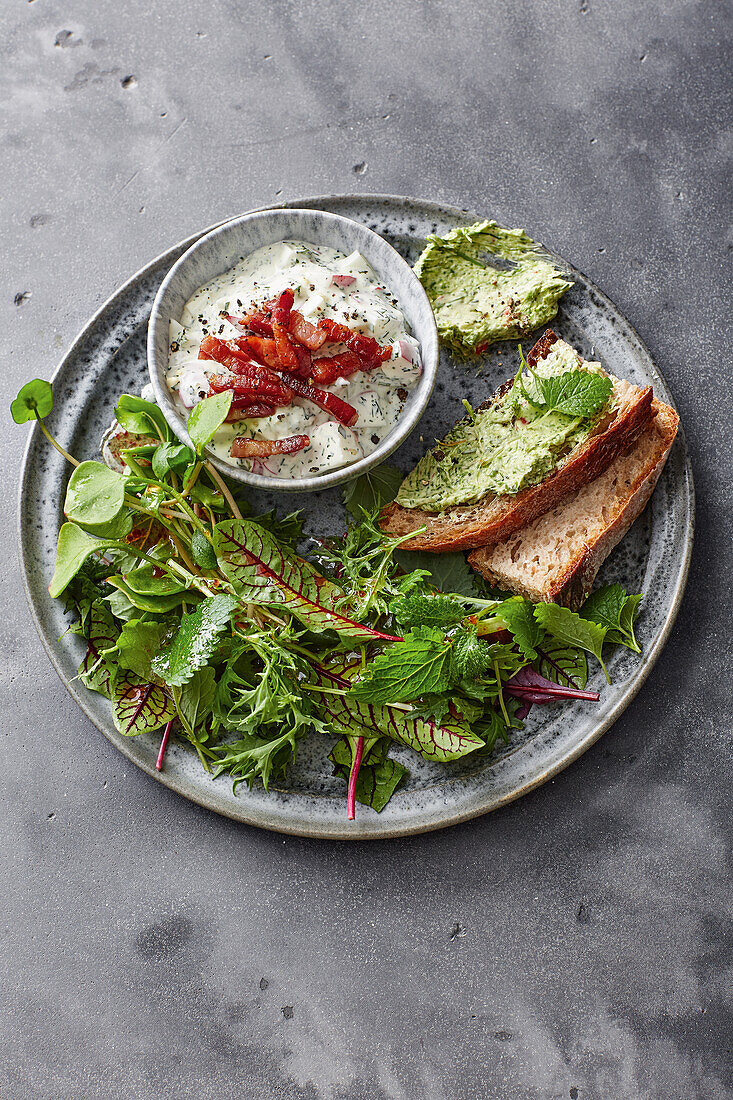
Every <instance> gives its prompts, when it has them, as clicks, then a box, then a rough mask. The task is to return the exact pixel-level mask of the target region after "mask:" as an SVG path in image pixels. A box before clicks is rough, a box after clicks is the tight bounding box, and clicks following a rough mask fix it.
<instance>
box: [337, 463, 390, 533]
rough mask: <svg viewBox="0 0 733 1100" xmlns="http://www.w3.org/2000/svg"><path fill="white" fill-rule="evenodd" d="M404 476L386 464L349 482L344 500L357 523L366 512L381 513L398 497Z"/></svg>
mask: <svg viewBox="0 0 733 1100" xmlns="http://www.w3.org/2000/svg"><path fill="white" fill-rule="evenodd" d="M403 478H404V474H402V473H401V472H400V471H399V470H397V469H395V467H394V466H389V465H388V464H386V463H384V464H383V465H382V466H377V467H376V468H375V469H373V470H369V471H368V472H367V473H365V474H362V475H361V477H357V478H354V480H353V481H350V482H348V484H347V485H345V486H344V489H343V500H344V507H345V508H346V511H347V512H349V513H350V514H351V515H352V516H353V517H354V519H355V520H357V522H358V521H359V520H360V519H361V518H362V517H363V515H364V513H365V512H366V513H367V514H368V515H372V514H373V513H374V512H377V511H379V509H380V508H383V507H384V505H385V504H389V502H390V501H391V500H394V498H395V497H396V496H397V490H398V489H399V487H400V485H401V484H402V481H403Z"/></svg>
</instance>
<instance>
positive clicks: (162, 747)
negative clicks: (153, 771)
mask: <svg viewBox="0 0 733 1100" xmlns="http://www.w3.org/2000/svg"><path fill="white" fill-rule="evenodd" d="M172 725H173V719H172V718H171V720H170V722H169V723H168V725H167V726H166V727H165V729H164V731H163V740H162V741H161V742H160V752H159V753H158V759H157V760H156V761H155V766H156V768H157V769H158V771H160V770H161V768H162V767H163V756H164V755H165V748H166V745H167V744H168V738H169V737H170V733H171V726H172Z"/></svg>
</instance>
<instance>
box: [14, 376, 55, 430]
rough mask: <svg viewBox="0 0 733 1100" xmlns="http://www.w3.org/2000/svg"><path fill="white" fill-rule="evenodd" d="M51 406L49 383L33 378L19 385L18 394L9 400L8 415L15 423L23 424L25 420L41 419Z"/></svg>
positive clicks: (51, 394) (51, 393)
mask: <svg viewBox="0 0 733 1100" xmlns="http://www.w3.org/2000/svg"><path fill="white" fill-rule="evenodd" d="M52 408H53V390H52V389H51V383H50V382H45V381H44V380H43V379H42V378H34V379H33V380H32V381H30V382H26V384H25V385H24V386H22V387H21V389H20V390H19V392H18V396H17V397H15V398H14V399H13V401H12V402H11V404H10V415H11V416H12V418H13V420H14V421H15V423H16V424H25V423H26V421H27V420H41V419H42V418H43V417H44V416H48V414H49V413H50V412H51V410H52Z"/></svg>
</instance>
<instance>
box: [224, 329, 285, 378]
mask: <svg viewBox="0 0 733 1100" xmlns="http://www.w3.org/2000/svg"><path fill="white" fill-rule="evenodd" d="M235 343H236V344H237V346H238V347H240V348H241V349H242V351H245V350H246V351H248V352H249V354H250V355H251V356H252V358H253V359H256V360H257V361H258V362H259V363H264V364H265V365H266V366H268V367H272V368H273V369H274V370H277V369H278V368H279V366H280V360H279V359H278V357H277V348H276V347H275V341H274V340H269V339H268V338H267V337H265V336H239V337H238V338H237V339H236V340H235Z"/></svg>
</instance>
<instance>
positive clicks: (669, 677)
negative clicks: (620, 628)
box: [0, 0, 733, 1100]
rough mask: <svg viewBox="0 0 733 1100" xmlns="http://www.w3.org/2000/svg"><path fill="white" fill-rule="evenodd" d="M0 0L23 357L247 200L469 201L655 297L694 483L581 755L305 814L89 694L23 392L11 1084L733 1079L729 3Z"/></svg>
mask: <svg viewBox="0 0 733 1100" xmlns="http://www.w3.org/2000/svg"><path fill="white" fill-rule="evenodd" d="M0 25H1V26H2V33H1V35H0V56H1V57H2V66H1V67H0V89H1V91H2V109H3V121H2V131H1V134H0V142H1V148H2V184H1V186H0V192H1V194H0V202H1V203H2V226H3V246H2V259H0V264H1V265H2V282H1V289H0V318H1V320H0V329H1V331H2V338H3V349H4V350H3V372H2V373H3V376H4V381H3V388H4V389H5V390H6V393H7V395H8V396H10V394H11V393H14V391H15V389H16V387H17V386H18V385H19V384H20V383H21V382H22V381H24V380H26V379H28V378H30V377H33V376H35V375H37V374H40V375H47V374H48V373H50V371H51V369H52V367H53V365H54V363H55V362H56V360H57V359H58V357H59V356H60V354H61V352H62V350H63V349H64V348H65V347H66V346H67V345H68V344H69V342H70V341H71V339H72V337H73V336H74V334H75V333H76V331H77V329H78V328H79V327H80V325H81V324H82V323H83V322H84V320H85V319H86V318H87V316H89V315H90V314H91V313H92V312H93V311H94V310H95V309H96V308H97V306H98V305H99V304H100V303H101V302H102V301H103V299H104V298H105V297H106V296H107V295H108V294H109V293H110V292H111V291H112V290H113V289H114V288H115V287H116V286H117V285H118V284H119V283H120V282H121V281H122V280H123V279H124V278H126V277H127V276H128V275H129V274H131V273H132V272H133V271H134V270H136V269H137V268H138V267H139V266H140V265H141V264H143V263H144V262H145V261H146V260H148V259H149V258H151V257H152V256H153V255H155V254H156V253H158V252H160V251H161V250H162V249H163V248H165V247H166V246H167V245H168V244H170V243H171V242H174V241H176V240H178V239H180V238H182V237H184V236H186V235H187V234H189V233H191V232H193V231H194V230H196V229H198V228H199V227H202V226H204V225H206V224H208V223H210V222H213V221H215V220H216V219H218V218H221V217H224V216H226V215H228V214H232V213H237V212H240V211H242V210H245V209H247V208H249V207H252V206H255V205H257V204H261V203H264V202H267V201H270V200H274V199H276V198H280V197H295V196H299V195H305V194H315V193H323V192H347V191H361V190H370V191H385V192H395V193H402V194H414V195H419V196H421V197H425V198H433V199H438V200H446V201H455V202H458V203H462V204H465V205H468V206H473V207H477V208H481V209H483V210H486V211H487V212H489V213H491V214H492V215H494V216H495V217H497V218H498V219H500V220H502V221H505V222H509V223H511V224H522V225H524V224H526V225H527V227H528V228H529V229H530V231H532V232H533V233H534V234H536V235H537V236H539V238H540V239H541V240H544V241H545V242H546V243H547V244H549V245H552V246H553V247H555V248H556V249H557V250H558V251H560V252H561V253H562V254H563V255H565V256H566V257H567V258H568V259H569V260H570V261H571V262H572V263H574V264H575V265H577V266H578V267H579V268H580V269H581V270H583V271H586V272H587V273H588V274H589V275H591V276H592V277H593V278H594V279H595V280H596V281H597V282H598V283H599V284H600V285H601V287H602V288H603V289H604V290H605V291H606V292H607V293H608V294H609V295H610V296H611V297H612V298H613V299H614V301H615V302H616V303H617V304H618V305H619V307H620V308H621V309H622V310H623V311H624V312H625V313H626V314H627V316H628V317H629V318H630V320H631V321H632V323H633V324H634V325H636V327H637V328H638V329H639V331H640V332H641V334H642V336H643V337H644V339H645V340H646V342H647V343H648V345H649V347H650V349H651V351H652V353H653V355H654V356H655V357H656V359H657V361H658V362H659V364H660V365H661V367H662V369H663V370H664V372H665V374H666V376H667V378H668V380H669V382H670V384H671V386H672V389H673V392H674V393H675V394H676V398H677V402H678V405H679V409H680V412H681V414H682V417H683V420H684V424H685V428H686V431H687V436H688V439H689V442H690V446H691V449H692V455H693V461H694V468H695V474H696V479H697V489H698V519H699V525H698V536H697V545H696V550H695V555H694V561H693V568H692V574H691V579H690V586H689V589H688V595H687V597H686V600H685V603H684V607H683V610H682V613H681V615H680V617H679V620H678V622H677V626H676V628H675V630H674V632H673V634H672V637H671V639H670V641H669V644H668V645H667V648H666V650H665V652H664V654H663V656H662V658H661V660H660V661H659V664H658V666H657V668H656V670H655V672H654V675H653V676H652V677H651V678H650V680H649V682H648V683H647V685H646V686H645V687H644V689H643V690H642V692H641V694H640V695H639V697H638V698H637V699H636V701H635V702H634V703H633V705H632V706H631V707H630V708H629V710H628V711H627V712H626V714H625V715H624V716H623V718H622V719H621V720H620V721H619V722H618V723H617V725H616V726H615V728H614V729H613V730H612V731H611V732H610V733H609V734H607V735H606V737H605V738H603V739H602V741H601V742H600V743H599V744H598V745H596V746H595V748H594V749H592V750H591V751H590V752H589V753H588V754H587V755H586V756H585V757H584V758H583V759H581V760H580V761H579V762H578V763H576V764H575V765H573V766H572V767H571V768H569V769H568V770H567V771H566V772H564V773H563V774H562V775H561V776H559V777H558V778H557V779H556V780H555V781H554V782H552V783H550V784H548V785H547V786H546V787H544V788H543V789H541V790H539V791H537V792H535V793H534V794H533V795H531V796H530V797H527V798H525V799H523V800H522V801H521V802H519V803H517V804H515V805H513V806H511V807H509V808H508V809H506V810H505V811H503V812H501V813H496V814H494V815H492V816H490V817H488V818H485V819H483V820H480V821H476V822H473V823H470V824H468V825H466V826H465V827H461V828H456V829H453V830H450V831H448V832H445V833H442V834H435V835H431V836H426V837H422V838H418V839H412V840H406V841H403V842H397V843H394V842H393V843H389V844H387V843H377V844H369V845H354V846H346V845H342V844H336V843H334V844H324V843H311V842H307V841H301V840H293V839H283V838H282V837H278V836H275V835H268V834H265V833H260V832H257V831H255V830H253V829H249V828H245V827H239V826H236V825H234V824H232V823H230V822H228V821H224V820H220V819H218V818H216V817H215V816H213V815H211V814H209V813H207V812H205V811H203V810H201V809H198V808H197V807H196V806H193V805H189V804H187V803H186V802H184V801H183V800H181V799H179V798H177V797H176V796H174V795H173V794H171V793H168V792H167V791H165V790H164V789H163V788H161V787H160V786H158V785H157V784H156V783H154V782H153V781H152V780H150V779H148V778H146V777H145V776H144V775H142V774H139V773H138V772H137V771H136V770H135V769H134V768H132V767H131V766H129V765H128V764H126V762H125V761H124V760H123V759H122V758H121V757H120V756H119V755H118V754H117V753H116V752H115V750H114V749H113V748H112V747H111V746H110V745H109V744H108V743H107V742H106V741H105V740H104V739H103V738H102V737H101V736H100V735H99V734H98V733H97V732H96V731H95V730H94V729H93V728H92V727H91V726H90V725H89V723H88V722H87V721H86V720H85V719H84V718H83V716H82V715H81V714H80V713H79V712H78V711H77V709H76V708H75V706H74V705H73V703H72V702H71V700H70V699H69V698H68V696H67V695H66V693H65V691H64V689H63V687H62V685H61V684H60V683H59V682H58V681H57V679H56V677H55V674H54V673H53V672H52V670H51V668H50V665H49V664H48V661H47V659H46V657H45V654H44V652H43V650H42V648H41V645H40V642H39V641H38V640H37V638H36V637H35V634H34V632H33V627H32V625H31V620H30V617H29V614H28V612H27V609H26V606H25V602H24V597H23V595H22V592H21V586H20V581H19V578H18V576H17V569H16V564H15V552H14V549H13V546H12V537H13V536H12V529H13V525H14V496H15V486H16V481H17V479H16V470H17V467H18V462H19V458H20V449H21V444H22V442H23V432H22V431H21V430H19V429H16V428H14V426H12V425H11V424H10V421H9V417H8V416H7V414H6V419H5V421H4V425H5V430H4V431H3V433H2V440H1V443H2V447H3V472H4V487H5V492H4V493H3V496H2V516H3V520H4V527H3V530H4V532H5V535H4V552H5V562H6V565H5V571H4V576H5V584H4V588H3V615H2V621H1V623H0V629H2V635H3V639H2V653H3V660H2V664H1V667H0V675H1V678H2V722H1V727H2V751H3V759H2V778H3V785H4V788H5V790H4V798H3V800H2V825H3V837H4V841H3V845H2V851H1V853H0V860H1V861H2V867H3V881H4V884H5V885H4V887H3V891H2V901H3V904H2V910H3V922H2V925H3V933H2V948H1V959H2V978H1V985H2V994H1V996H2V1000H3V1002H4V1011H3V1015H2V1021H1V1022H0V1096H1V1097H2V1098H3V1100H30V1098H34V1100H35V1098H36V1097H38V1098H44V1100H77V1098H79V1100H81V1098H83V1100H87V1098H92V1097H94V1098H96V1097H100V1098H105V1100H133V1098H144V1100H149V1098H150V1100H152V1098H157V1097H164V1098H168V1097H171V1098H173V1097H175V1098H179V1097H195V1098H200V1100H209V1098H217V1100H219V1098H222V1100H226V1098H229V1097H237V1098H253V1100H270V1098H273V1100H274V1098H281V1097H282V1098H285V1097H287V1098H308V1100H326V1098H328V1100H482V1098H494V1097H496V1098H499V1097H501V1098H515V1097H516V1098H520V1100H523V1098H526V1100H535V1098H537V1100H546V1098H551V1097H552V1098H554V1097H570V1098H578V1100H591V1098H592V1100H637V1098H650V1100H651V1098H653V1100H675V1098H680V1100H689V1098H701V1100H719V1098H722V1097H725V1096H730V1095H731V1094H732V1093H731V1078H730V1075H729V1068H730V1035H731V1027H730V1015H729V1006H730V994H731V985H730V969H729V966H730V938H729V933H730V924H729V916H730V909H729V901H730V893H729V888H728V884H727V881H726V839H727V831H728V829H727V827H728V823H729V814H730V794H729V791H730V781H731V772H730V755H729V747H730V733H731V719H730V700H731V693H730V680H729V670H730V664H729V663H728V665H727V669H728V672H726V658H727V659H728V661H729V658H730V621H731V600H730V578H729V576H726V575H725V570H726V568H727V567H728V566H729V564H730V543H731V522H730V520H731V512H730V471H729V470H728V472H727V473H724V467H725V463H726V462H728V463H729V462H730V450H731V448H730V438H731V434H732V427H731V409H732V402H731V386H732V384H733V379H732V377H731V367H730V346H731V344H730V340H731V326H730V296H729V294H727V293H726V291H727V290H729V288H730V278H729V269H728V267H727V266H726V262H727V261H729V259H730V248H731V245H730V243H729V242H730V238H729V237H727V236H726V233H727V230H728V227H729V218H730V203H729V200H728V197H727V191H726V171H728V172H729V170H730V152H731V130H730V118H731V115H730V106H731V102H730V94H729V93H730V75H729V70H727V69H726V46H727V47H728V50H729V48H730V23H729V22H726V5H724V4H721V3H719V2H717V0H705V2H699V3H696V2H691V0H657V2H650V3H647V4H642V5H639V4H637V3H631V2H630V0H615V2H610V0H605V2H602V0H582V2H581V0H566V2H565V0H526V2H524V3H512V2H501V0H491V2H481V0H454V2H453V3H446V2H440V0H391V2H388V0H367V2H363V3H360V4H358V3H355V2H349V0H341V2H337V0H302V2H301V3H297V2H293V0H274V2H273V3H271V4H267V5H266V4H257V3H256V2H254V0H157V2H156V3H150V2H144V0H118V2H117V3H113V2H112V0H64V2H61V0H5V2H4V3H3V5H2V10H1V11H0ZM729 56H730V54H729V53H728V57H729ZM729 182H730V176H729V175H728V185H729ZM16 295H26V296H25V297H24V298H22V299H17V298H16V304H14V298H15V296H16Z"/></svg>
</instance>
